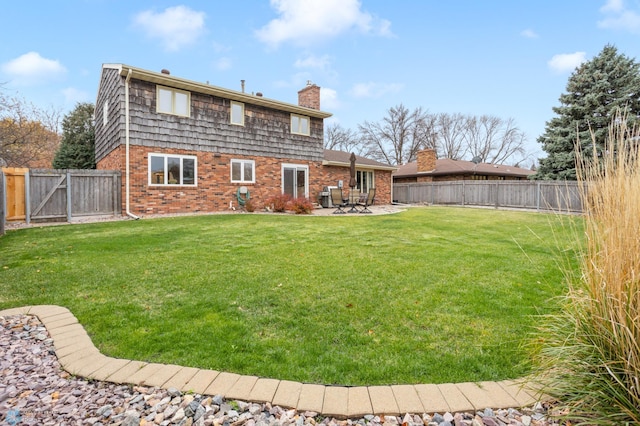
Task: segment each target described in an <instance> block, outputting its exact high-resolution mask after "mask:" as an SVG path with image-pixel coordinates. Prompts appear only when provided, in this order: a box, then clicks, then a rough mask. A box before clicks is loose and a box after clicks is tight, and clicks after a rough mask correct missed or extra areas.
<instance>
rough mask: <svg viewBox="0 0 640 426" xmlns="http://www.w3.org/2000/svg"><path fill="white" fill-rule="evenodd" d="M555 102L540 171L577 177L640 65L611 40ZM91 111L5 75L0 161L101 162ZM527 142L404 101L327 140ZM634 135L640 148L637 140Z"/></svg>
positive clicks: (478, 145) (628, 115) (478, 146)
mask: <svg viewBox="0 0 640 426" xmlns="http://www.w3.org/2000/svg"><path fill="white" fill-rule="evenodd" d="M523 102H526V99H525V100H523ZM552 110H553V112H554V114H555V115H554V116H553V117H552V118H551V119H550V120H549V121H547V123H546V125H545V131H544V133H543V134H542V135H541V136H540V137H539V138H538V139H537V142H538V143H540V144H541V146H542V149H543V150H544V151H545V152H546V157H544V158H540V159H539V167H538V168H537V172H536V174H535V175H533V178H534V179H557V180H575V179H576V153H577V152H580V155H582V156H587V157H590V156H598V157H603V156H606V155H615V153H610V152H608V151H607V149H606V139H607V136H608V134H609V128H610V126H612V125H614V126H615V125H616V123H619V122H620V120H626V121H627V126H628V128H634V127H635V126H637V125H638V124H640V123H639V120H640V64H638V63H637V62H636V61H635V60H634V59H631V58H628V57H627V56H625V55H624V54H621V53H619V52H618V50H617V49H616V47H615V46H612V45H606V46H605V47H604V48H603V50H602V51H601V52H600V53H599V54H598V55H596V56H595V57H594V58H593V59H591V60H590V61H587V62H584V63H582V64H581V65H580V66H579V67H577V68H576V69H575V70H574V71H573V73H572V74H571V75H570V77H569V80H568V83H567V86H566V93H563V94H561V95H560V98H559V106H557V107H553V108H552ZM93 114H94V106H93V104H90V103H79V104H77V105H76V107H75V109H74V110H73V111H71V112H69V113H68V114H66V115H65V116H64V117H63V118H62V119H60V113H59V112H57V111H55V110H44V109H39V108H36V107H34V106H33V105H31V104H30V103H28V102H26V101H25V100H23V99H20V98H18V97H11V96H8V95H7V94H6V92H5V91H4V90H3V86H2V85H1V84H0V166H10V167H49V166H53V167H54V168H63V169H66V168H70V169H81V168H95V154H94V145H95V129H94V125H93V119H94V117H93ZM60 130H61V132H60ZM525 144H526V137H525V134H524V133H523V132H522V131H520V129H519V128H518V126H517V125H516V123H515V121H514V120H513V119H511V118H509V119H503V118H500V117H495V116H491V115H481V116H474V115H464V114H460V113H454V114H448V113H440V114H431V113H429V112H428V111H425V110H423V109H422V108H421V107H418V108H415V109H413V110H409V109H408V108H406V107H405V106H404V105H403V104H400V105H397V106H394V107H391V108H389V109H388V110H387V115H386V116H385V117H383V118H382V119H381V120H379V121H371V122H370V121H364V122H363V123H362V124H359V125H358V127H357V129H356V130H352V129H345V128H343V127H342V126H340V125H339V124H330V125H327V126H326V127H325V135H324V146H325V148H327V149H336V150H341V151H347V152H355V153H356V154H359V155H361V156H364V157H367V158H371V159H374V160H378V161H381V162H384V163H387V164H391V165H400V164H405V163H407V162H410V161H415V159H416V157H417V153H418V152H419V151H420V150H422V149H425V148H431V149H434V150H436V152H437V155H438V157H439V158H451V159H454V160H472V161H477V162H485V163H494V164H508V165H512V166H519V167H530V166H531V164H533V162H534V160H533V158H532V157H531V155H530V154H529V153H527V151H526V148H525V146H526V145H525ZM628 144H629V147H630V149H637V147H638V141H637V140H633V141H628Z"/></svg>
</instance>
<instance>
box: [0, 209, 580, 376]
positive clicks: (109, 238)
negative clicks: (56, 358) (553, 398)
mask: <svg viewBox="0 0 640 426" xmlns="http://www.w3.org/2000/svg"><path fill="white" fill-rule="evenodd" d="M569 221H571V222H579V219H576V218H571V217H556V216H550V215H545V214H538V213H526V212H510V211H495V210H481V209H461V208H440V207H429V208H414V209H410V210H409V211H407V212H403V213H400V214H394V215H384V216H366V217H363V216H362V215H360V216H357V217H355V216H341V217H336V216H331V217H311V216H291V215H262V214H234V215H210V216H197V217H193V216H191V217H172V218H163V219H145V220H140V221H122V222H112V223H96V224H86V225H74V226H54V227H43V228H34V229H25V230H19V231H9V232H8V233H7V234H6V235H5V236H4V237H1V238H0V309H2V308H9V307H16V306H23V305H31V304H57V305H62V306H65V307H67V308H69V309H70V310H71V311H72V312H73V313H74V314H75V315H76V316H77V317H78V319H79V320H80V322H81V323H82V324H83V325H84V326H85V327H86V329H87V331H88V332H89V334H90V335H91V337H92V339H93V341H94V343H95V344H96V345H97V346H98V347H99V348H100V350H101V351H102V352H103V353H105V354H107V355H110V356H115V357H123V358H130V359H137V360H143V361H153V362H162V363H175V364H180V365H185V366H194V367H202V368H208V369H215V370H224V371H231V372H236V373H242V374H251V375H259V376H262V377H273V378H277V379H287V380H296V381H302V382H314V383H322V384H343V385H365V384H366V385H373V384H392V383H407V384H408V383H443V382H459V381H481V380H500V379H507V378H516V377H519V376H521V375H523V374H526V373H528V372H529V367H528V363H527V354H526V352H525V350H524V349H522V347H521V344H522V343H523V341H524V339H525V337H526V333H528V332H529V330H530V328H531V326H532V325H533V324H534V323H535V321H536V319H535V318H534V317H533V315H535V314H537V313H545V312H549V311H551V310H553V309H556V305H555V304H554V302H552V301H550V299H551V298H552V297H554V296H557V295H560V294H562V293H563V292H564V290H565V286H564V283H563V276H562V273H561V271H560V268H559V265H558V261H559V259H560V257H562V256H561V255H559V253H562V252H564V253H569V254H570V253H571V250H572V249H573V248H574V247H572V246H573V245H574V244H573V243H572V242H573V241H575V238H574V237H573V235H572V233H571V232H570V230H569V227H567V226H564V225H563V226H561V222H564V223H565V225H566V223H567V222H569ZM574 263H575V262H574Z"/></svg>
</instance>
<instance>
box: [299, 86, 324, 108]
mask: <svg viewBox="0 0 640 426" xmlns="http://www.w3.org/2000/svg"><path fill="white" fill-rule="evenodd" d="M298 105H300V106H301V107H307V108H313V109H317V110H319V109H320V86H317V85H315V84H314V83H312V82H311V81H307V87H305V88H304V89H302V90H300V91H298Z"/></svg>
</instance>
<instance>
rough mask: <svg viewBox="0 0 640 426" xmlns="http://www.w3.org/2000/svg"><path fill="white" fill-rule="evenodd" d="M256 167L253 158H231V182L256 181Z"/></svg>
mask: <svg viewBox="0 0 640 426" xmlns="http://www.w3.org/2000/svg"><path fill="white" fill-rule="evenodd" d="M255 167H256V162H255V161H253V160H231V182H238V183H254V182H255V174H254V173H253V171H254V170H255Z"/></svg>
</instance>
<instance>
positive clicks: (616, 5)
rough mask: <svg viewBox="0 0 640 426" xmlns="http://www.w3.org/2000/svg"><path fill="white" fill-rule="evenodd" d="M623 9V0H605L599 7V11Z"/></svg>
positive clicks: (618, 10)
mask: <svg viewBox="0 0 640 426" xmlns="http://www.w3.org/2000/svg"><path fill="white" fill-rule="evenodd" d="M623 10H624V2H623V0H607V2H606V3H605V4H604V6H602V7H601V8H600V12H602V13H607V12H613V13H617V12H622V11H623Z"/></svg>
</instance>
